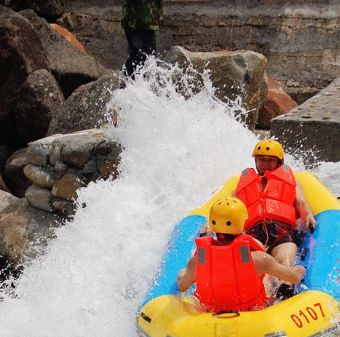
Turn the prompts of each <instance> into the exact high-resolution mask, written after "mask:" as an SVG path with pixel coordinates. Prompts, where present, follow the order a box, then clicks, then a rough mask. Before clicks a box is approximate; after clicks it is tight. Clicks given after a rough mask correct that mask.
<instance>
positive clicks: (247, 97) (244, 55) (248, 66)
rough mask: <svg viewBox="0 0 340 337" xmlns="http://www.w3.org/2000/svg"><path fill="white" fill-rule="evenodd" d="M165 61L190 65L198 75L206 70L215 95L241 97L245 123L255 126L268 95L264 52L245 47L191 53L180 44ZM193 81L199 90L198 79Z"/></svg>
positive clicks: (218, 96)
mask: <svg viewBox="0 0 340 337" xmlns="http://www.w3.org/2000/svg"><path fill="white" fill-rule="evenodd" d="M165 60H166V61H167V62H170V63H172V64H176V63H177V64H178V65H179V66H180V67H181V68H184V69H185V68H187V67H188V66H189V65H193V67H194V68H195V69H196V70H197V71H198V72H199V73H200V74H203V72H204V71H205V70H208V71H209V72H210V79H211V82H212V85H213V87H214V88H215V89H216V91H215V95H216V97H217V98H219V99H220V100H222V101H224V102H226V103H229V102H230V101H234V100H236V99H238V97H240V98H241V101H242V104H243V107H244V109H245V110H246V111H247V116H246V118H245V122H246V123H247V125H248V126H249V128H250V129H254V127H255V124H256V121H257V119H258V114H259V109H260V108H261V107H262V105H263V102H264V100H265V97H266V95H267V75H266V66H267V60H266V58H265V57H264V56H263V55H261V54H258V53H255V52H252V51H248V50H245V51H235V52H232V51H227V50H223V51H219V52H190V51H188V50H186V49H184V48H182V47H173V48H172V49H171V50H170V52H169V53H168V55H167V56H166V58H165ZM196 82H197V83H196V84H195V85H196V87H197V89H198V90H200V86H202V84H201V83H200V82H201V81H200V78H198V79H197V81H196Z"/></svg>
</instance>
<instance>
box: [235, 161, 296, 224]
mask: <svg viewBox="0 0 340 337" xmlns="http://www.w3.org/2000/svg"><path fill="white" fill-rule="evenodd" d="M264 177H265V179H266V180H267V183H266V185H265V188H264V189H263V190H262V184H261V179H262V178H263V177H262V176H260V175H258V174H257V173H256V172H255V170H254V169H246V170H244V171H243V172H242V175H241V177H240V181H239V183H238V185H237V188H236V196H237V197H238V198H239V199H241V200H242V201H243V202H244V204H245V205H246V207H247V210H248V215H249V218H248V220H247V222H246V224H245V229H249V228H251V227H252V226H254V225H256V224H258V223H260V222H271V221H272V220H274V221H275V220H276V221H280V222H283V223H286V224H288V225H291V226H296V210H295V207H294V202H295V197H296V182H295V178H294V175H293V172H292V170H291V169H290V167H289V166H287V165H281V166H280V167H278V168H277V169H276V170H274V171H271V172H270V171H266V172H265V173H264Z"/></svg>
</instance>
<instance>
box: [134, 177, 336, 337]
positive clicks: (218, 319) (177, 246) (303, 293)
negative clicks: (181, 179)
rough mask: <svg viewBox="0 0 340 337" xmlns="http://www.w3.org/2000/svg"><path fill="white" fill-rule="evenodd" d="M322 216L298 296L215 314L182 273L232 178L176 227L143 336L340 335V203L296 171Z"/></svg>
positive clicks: (144, 313) (141, 320)
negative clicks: (181, 279) (184, 290)
mask: <svg viewBox="0 0 340 337" xmlns="http://www.w3.org/2000/svg"><path fill="white" fill-rule="evenodd" d="M295 176H296V178H297V180H298V181H299V183H300V184H301V186H302V188H303V190H304V193H305V196H306V199H307V201H308V203H309V205H310V206H311V208H312V211H313V214H314V216H315V218H316V220H317V227H316V230H315V232H314V233H313V234H310V233H308V234H306V236H305V239H304V242H303V244H302V246H301V247H300V251H299V258H300V260H301V261H300V264H303V265H304V266H305V267H306V268H307V273H306V277H305V279H304V281H303V283H302V284H300V285H299V286H298V287H296V295H295V296H293V297H291V298H289V299H287V300H284V301H282V302H279V303H276V304H273V305H271V306H269V307H267V308H265V309H263V310H258V311H249V312H235V313H224V314H212V313H208V312H204V311H202V309H201V307H200V306H199V304H198V303H197V302H196V300H195V299H194V298H193V296H191V295H190V293H188V294H185V295H183V294H180V293H179V292H178V288H177V285H176V276H177V273H178V271H179V270H180V269H182V268H184V266H185V265H186V262H187V260H188V259H189V258H190V257H191V254H192V252H193V250H194V245H195V244H194V238H195V236H197V233H198V230H199V229H200V228H201V226H202V225H203V224H204V223H205V222H206V220H207V216H208V213H209V209H210V207H211V205H212V204H213V203H214V202H216V201H217V200H218V199H220V198H222V197H224V196H226V195H229V194H230V193H231V191H233V190H234V189H235V188H236V185H237V182H238V179H239V178H238V177H232V178H231V179H229V180H228V181H227V182H226V184H225V185H224V186H223V187H222V188H221V189H220V190H219V191H217V192H216V193H215V194H214V195H213V196H212V197H211V198H210V199H209V200H208V201H207V202H206V203H205V204H204V205H203V206H202V207H200V208H198V209H196V210H194V211H193V212H191V214H190V215H188V216H187V217H185V218H184V219H183V220H181V221H180V222H179V223H177V225H176V226H175V229H174V233H173V236H172V238H171V240H170V243H169V249H168V250H167V253H166V254H165V256H164V259H163V262H162V266H161V269H160V271H159V273H158V274H157V276H156V278H155V282H154V284H153V286H152V288H151V289H150V291H149V292H148V294H147V297H146V299H145V301H144V303H143V304H142V306H141V308H140V311H139V314H138V318H137V331H138V334H139V335H140V336H143V337H317V336H340V325H339V318H340V310H339V300H340V202H339V201H338V199H337V198H336V197H335V196H334V195H333V194H332V193H331V192H330V191H329V190H327V188H326V187H325V186H324V185H323V184H322V183H321V182H320V181H319V180H318V179H317V178H316V177H315V176H313V175H312V174H310V173H307V172H299V173H296V174H295Z"/></svg>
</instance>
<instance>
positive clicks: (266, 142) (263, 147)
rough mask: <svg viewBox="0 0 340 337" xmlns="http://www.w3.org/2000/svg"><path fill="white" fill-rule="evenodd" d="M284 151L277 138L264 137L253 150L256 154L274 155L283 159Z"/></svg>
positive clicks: (254, 154)
mask: <svg viewBox="0 0 340 337" xmlns="http://www.w3.org/2000/svg"><path fill="white" fill-rule="evenodd" d="M284 155H285V154H284V151H283V147H282V145H281V144H280V143H279V142H277V141H276V140H272V139H263V140H261V141H259V142H258V143H257V144H256V145H255V147H254V150H253V157H255V156H273V157H276V158H279V159H280V160H282V161H283V157H284Z"/></svg>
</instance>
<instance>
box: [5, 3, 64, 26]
mask: <svg viewBox="0 0 340 337" xmlns="http://www.w3.org/2000/svg"><path fill="white" fill-rule="evenodd" d="M64 4H65V1H64V0H33V1H32V0H12V1H11V6H12V7H13V8H14V9H15V10H16V11H20V10H24V9H32V10H34V11H35V12H36V13H37V14H38V15H39V16H42V17H43V18H45V19H47V20H50V21H54V20H56V19H58V18H59V17H60V16H61V15H62V14H63V7H64Z"/></svg>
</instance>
